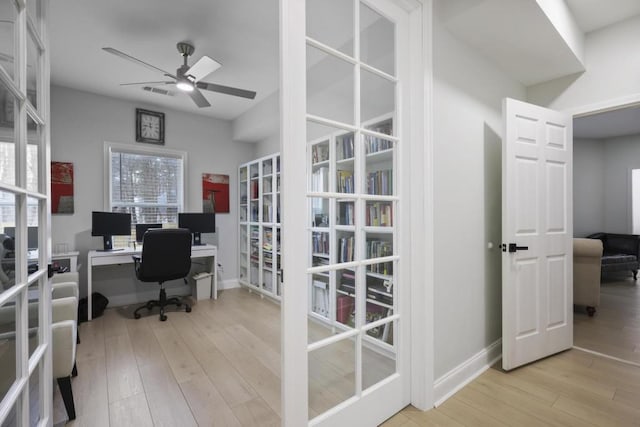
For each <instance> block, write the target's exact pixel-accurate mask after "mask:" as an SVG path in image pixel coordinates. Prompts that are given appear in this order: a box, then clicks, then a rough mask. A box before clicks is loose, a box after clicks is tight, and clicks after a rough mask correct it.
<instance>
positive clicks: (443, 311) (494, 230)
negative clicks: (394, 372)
mask: <svg viewBox="0 0 640 427" xmlns="http://www.w3.org/2000/svg"><path fill="white" fill-rule="evenodd" d="M438 3H439V2H436V6H437V5H438ZM433 43H434V46H433V47H434V57H433V63H434V87H433V95H434V98H433V111H434V120H433V123H434V129H433V132H434V175H433V176H434V221H435V224H434V230H435V235H434V245H433V247H434V266H435V272H434V273H435V283H434V285H435V301H434V306H435V335H434V339H435V347H434V350H435V351H434V353H435V372H434V375H435V378H436V379H437V378H439V377H442V376H443V375H444V374H446V373H447V372H449V371H450V370H451V369H453V368H455V367H457V366H458V365H460V364H461V363H463V362H464V361H466V360H467V359H469V358H471V357H472V356H474V355H475V354H477V353H478V352H479V351H481V350H483V349H485V348H487V347H488V346H489V345H490V344H491V343H493V342H494V341H496V340H498V339H499V338H500V337H501V336H502V330H501V325H502V324H501V318H502V311H501V310H502V308H501V307H502V304H501V301H502V297H501V295H502V294H501V289H502V288H501V283H502V281H501V275H502V272H501V254H500V252H499V250H498V249H497V245H498V244H499V243H500V240H501V228H502V222H501V209H502V207H501V203H502V199H501V193H502V190H501V168H502V166H501V164H502V163H501V158H502V148H501V133H502V130H501V129H502V119H501V117H502V98H504V97H507V96H508V97H512V98H516V99H524V97H525V88H524V86H522V85H521V84H519V83H517V82H515V81H514V80H513V79H512V78H510V77H509V76H507V75H506V74H504V73H503V72H502V71H501V70H499V69H498V68H497V67H495V66H494V65H493V64H492V63H490V62H489V61H487V60H486V59H484V58H483V57H481V56H479V55H478V53H477V52H475V51H474V50H472V49H470V48H469V47H467V46H466V45H463V44H462V43H460V42H459V41H458V40H456V39H455V38H453V37H452V36H451V35H450V33H449V32H448V31H447V30H446V29H444V28H442V27H441V24H440V22H439V21H438V19H437V17H436V19H435V20H434V38H433ZM489 241H491V242H493V243H494V245H495V248H494V249H492V250H489V249H487V243H488V242H489Z"/></svg>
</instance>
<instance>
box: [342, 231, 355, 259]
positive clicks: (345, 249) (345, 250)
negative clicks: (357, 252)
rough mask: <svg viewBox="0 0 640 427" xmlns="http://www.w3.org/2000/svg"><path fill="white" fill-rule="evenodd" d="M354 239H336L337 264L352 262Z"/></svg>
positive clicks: (350, 237)
mask: <svg viewBox="0 0 640 427" xmlns="http://www.w3.org/2000/svg"><path fill="white" fill-rule="evenodd" d="M353 253H354V238H353V236H349V237H341V238H340V239H338V262H350V261H353Z"/></svg>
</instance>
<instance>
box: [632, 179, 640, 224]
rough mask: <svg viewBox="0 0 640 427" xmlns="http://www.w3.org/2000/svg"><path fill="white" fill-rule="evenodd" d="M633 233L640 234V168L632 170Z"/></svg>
mask: <svg viewBox="0 0 640 427" xmlns="http://www.w3.org/2000/svg"><path fill="white" fill-rule="evenodd" d="M631 212H632V224H631V226H632V233H633V234H640V169H632V170H631Z"/></svg>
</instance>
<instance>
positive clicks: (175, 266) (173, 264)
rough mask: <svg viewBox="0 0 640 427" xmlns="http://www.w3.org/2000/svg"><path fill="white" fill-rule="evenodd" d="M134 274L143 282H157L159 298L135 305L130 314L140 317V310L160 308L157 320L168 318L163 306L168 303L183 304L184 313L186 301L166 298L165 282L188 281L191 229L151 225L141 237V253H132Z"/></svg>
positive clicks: (189, 309) (189, 307) (187, 307)
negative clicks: (135, 307) (152, 226)
mask: <svg viewBox="0 0 640 427" xmlns="http://www.w3.org/2000/svg"><path fill="white" fill-rule="evenodd" d="M133 263H134V269H135V272H136V277H137V278H138V280H140V281H142V282H156V283H157V284H158V285H160V298H158V299H157V300H151V301H149V302H147V303H146V304H145V305H143V306H141V307H138V308H137V309H136V310H135V311H134V312H133V316H134V317H135V318H136V319H139V318H140V310H142V309H143V308H146V309H147V310H148V311H151V310H152V309H153V308H154V307H160V320H161V321H165V320H167V316H166V315H165V314H164V309H165V307H166V306H167V305H176V306H178V307H181V306H182V304H184V306H185V309H186V312H187V313H189V312H190V311H191V306H190V305H189V304H186V303H183V302H182V300H181V299H179V298H176V297H173V298H167V293H166V292H165V290H164V283H165V282H167V281H169V280H177V279H182V280H184V283H185V284H186V283H187V280H186V277H187V275H188V274H189V271H190V270H191V232H190V231H189V230H187V229H184V228H172V229H166V228H165V229H162V228H150V229H148V230H147V231H146V232H145V233H144V236H143V237H142V254H141V255H140V256H138V255H134V256H133Z"/></svg>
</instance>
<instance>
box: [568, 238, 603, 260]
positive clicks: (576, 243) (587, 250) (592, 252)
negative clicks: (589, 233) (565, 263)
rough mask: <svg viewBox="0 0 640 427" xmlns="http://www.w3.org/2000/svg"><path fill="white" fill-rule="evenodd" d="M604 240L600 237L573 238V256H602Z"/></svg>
mask: <svg viewBox="0 0 640 427" xmlns="http://www.w3.org/2000/svg"><path fill="white" fill-rule="evenodd" d="M602 246H603V245H602V241H601V240H599V239H589V238H587V239H581V238H574V239H573V256H574V257H593V258H601V257H602Z"/></svg>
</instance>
